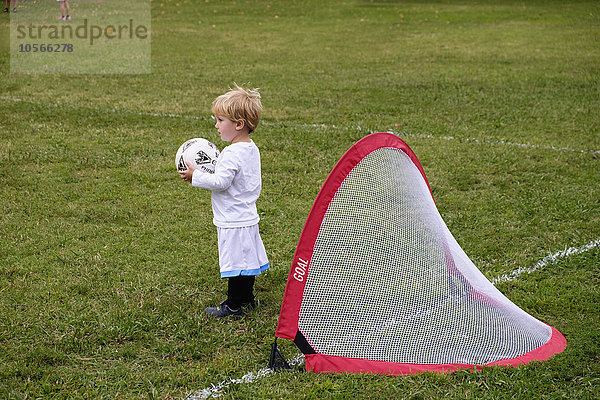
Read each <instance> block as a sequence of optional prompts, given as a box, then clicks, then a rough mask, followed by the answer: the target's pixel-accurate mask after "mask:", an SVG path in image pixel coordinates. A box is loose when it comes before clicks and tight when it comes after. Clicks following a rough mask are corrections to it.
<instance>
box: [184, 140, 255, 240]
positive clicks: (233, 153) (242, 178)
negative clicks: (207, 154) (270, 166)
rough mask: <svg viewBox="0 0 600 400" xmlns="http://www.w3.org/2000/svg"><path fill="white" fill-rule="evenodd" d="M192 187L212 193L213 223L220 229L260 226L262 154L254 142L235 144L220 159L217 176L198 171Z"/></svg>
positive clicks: (225, 150) (225, 149) (195, 172)
mask: <svg viewBox="0 0 600 400" xmlns="http://www.w3.org/2000/svg"><path fill="white" fill-rule="evenodd" d="M192 186H195V187H200V188H204V189H209V190H211V191H212V196H211V202H212V209H213V223H214V224H215V225H216V226H218V227H220V228H239V227H243V226H252V225H256V224H257V223H258V221H259V219H260V218H259V217H258V212H257V211H256V200H257V199H258V196H260V191H261V188H262V181H261V175H260V152H259V151H258V147H256V145H255V144H254V142H253V141H250V142H238V143H233V144H231V145H229V146H227V147H225V148H224V149H223V151H222V152H221V155H220V156H219V158H218V159H217V165H216V166H215V173H214V174H209V173H205V172H202V171H199V170H195V171H194V174H193V175H192Z"/></svg>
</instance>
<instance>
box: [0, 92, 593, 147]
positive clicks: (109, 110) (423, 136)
mask: <svg viewBox="0 0 600 400" xmlns="http://www.w3.org/2000/svg"><path fill="white" fill-rule="evenodd" d="M0 100H3V101H12V102H14V103H19V102H24V103H30V104H36V105H41V106H46V107H52V108H70V109H89V110H94V111H98V112H104V113H111V114H133V115H140V116H146V117H159V118H181V119H193V120H198V121H210V120H211V119H214V117H212V116H210V117H201V116H197V115H186V114H177V113H151V112H145V111H133V110H127V109H114V108H100V107H80V106H76V105H73V104H67V103H64V104H58V103H44V102H37V101H28V100H23V99H19V98H16V97H8V96H0ZM261 124H263V125H266V126H276V125H278V124H279V123H278V122H271V121H265V120H263V121H261ZM286 125H287V126H296V127H300V128H307V129H336V130H338V129H341V130H347V131H349V130H355V131H362V130H363V128H362V127H361V126H360V125H353V126H346V127H344V126H339V125H326V124H293V123H289V124H286ZM373 132H375V131H371V130H369V133H373ZM386 132H389V133H393V134H395V135H398V136H400V137H416V138H421V139H441V140H447V141H451V140H458V141H461V142H465V143H484V144H494V145H504V146H514V147H521V148H525V149H541V150H553V151H563V152H571V153H583V154H600V150H577V149H572V148H570V147H557V146H544V145H537V144H529V143H517V142H509V141H506V140H502V139H500V140H492V139H477V138H455V137H453V136H435V135H427V134H411V133H406V132H400V133H398V132H394V131H392V130H387V131H386Z"/></svg>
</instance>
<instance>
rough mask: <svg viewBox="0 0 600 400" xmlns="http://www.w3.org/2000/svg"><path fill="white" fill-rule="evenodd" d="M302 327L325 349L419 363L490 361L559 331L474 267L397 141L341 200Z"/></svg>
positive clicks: (334, 207)
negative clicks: (520, 305) (538, 318)
mask: <svg viewBox="0 0 600 400" xmlns="http://www.w3.org/2000/svg"><path fill="white" fill-rule="evenodd" d="M298 327H299V329H300V330H301V331H302V333H303V334H304V336H305V337H306V338H307V340H308V341H309V343H310V344H311V345H312V346H313V348H314V349H315V350H316V351H317V352H319V353H321V354H326V355H334V356H341V357H351V358H364V359H369V360H380V361H389V362H398V363H411V364H445V363H465V364H478V365H483V364H487V363H490V362H493V361H497V360H501V359H506V358H513V357H517V356H519V355H522V354H524V353H526V352H528V351H530V350H533V349H535V348H537V347H539V346H541V345H543V344H545V343H546V342H547V341H548V340H549V339H550V336H551V328H550V327H549V326H547V325H545V324H543V323H541V322H540V321H538V320H536V319H535V318H533V317H531V316H530V315H528V314H527V313H525V312H524V311H522V310H521V309H519V308H518V307H517V306H515V305H514V304H513V303H512V302H510V300H508V299H507V298H506V297H504V296H503V295H502V294H501V293H500V292H499V291H498V290H497V289H496V288H495V287H494V286H493V285H492V284H491V283H490V282H489V281H488V280H487V279H486V278H485V277H484V276H483V274H481V272H480V271H479V270H478V269H477V268H476V267H475V265H473V263H472V262H471V261H470V260H469V258H468V257H467V256H466V254H465V253H464V252H463V250H462V249H461V248H460V246H459V245H458V243H457V242H456V241H455V240H454V238H453V237H452V234H451V233H450V231H449V230H448V228H447V227H446V225H445V223H444V221H443V220H442V218H441V216H440V214H439V213H438V211H437V208H436V207H435V204H434V202H433V199H432V198H431V194H430V192H429V189H428V187H427V184H426V182H425V180H424V179H423V177H422V175H421V173H420V172H419V170H418V169H417V167H416V166H415V165H414V164H413V162H412V161H411V160H410V158H409V157H408V156H407V155H406V154H405V153H404V152H403V151H401V150H398V149H395V148H381V149H378V150H376V151H374V152H372V153H371V154H369V155H368V156H366V157H365V158H364V159H363V160H362V161H361V162H360V163H359V164H358V165H356V167H354V169H353V170H352V171H351V172H350V174H349V175H348V177H347V178H346V179H345V180H344V182H343V183H342V185H341V186H340V188H339V190H338V191H337V193H336V195H335V196H334V198H333V200H332V201H331V203H330V205H329V208H328V210H327V212H326V214H325V216H324V218H323V222H322V224H321V228H320V230H319V235H318V237H317V240H316V243H315V247H314V252H313V255H312V258H311V262H310V269H309V274H308V278H307V282H306V287H305V292H304V297H303V300H302V305H301V309H300V319H299V321H298Z"/></svg>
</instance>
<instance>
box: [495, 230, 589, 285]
mask: <svg viewBox="0 0 600 400" xmlns="http://www.w3.org/2000/svg"><path fill="white" fill-rule="evenodd" d="M599 246H600V239H596V240H592V241H591V242H589V243H588V244H585V245H583V246H581V247H569V248H567V249H565V250H561V251H557V252H556V253H553V254H548V255H547V256H546V257H544V258H542V259H541V260H540V261H538V262H537V263H535V265H533V266H532V267H528V268H517V269H515V270H513V271H511V272H509V273H508V274H504V275H502V276H499V277H498V278H494V279H492V280H491V282H492V285H496V284H497V283H500V282H510V281H514V280H515V279H517V278H518V277H519V276H521V275H522V274H531V273H532V272H535V271H537V270H538V269H540V268H544V267H545V266H546V265H548V264H552V263H553V262H555V261H557V260H560V259H561V258H567V257H570V256H572V255H575V254H581V253H585V252H586V251H590V250H592V249H595V248H596V247H599Z"/></svg>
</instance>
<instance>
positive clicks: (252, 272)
mask: <svg viewBox="0 0 600 400" xmlns="http://www.w3.org/2000/svg"><path fill="white" fill-rule="evenodd" d="M269 267H270V265H269V263H267V264H265V265H261V266H260V267H258V268H255V269H234V270H231V271H225V272H221V278H232V277H235V276H240V275H241V276H252V275H260V274H261V273H263V272H265V271H266V270H268V269H269Z"/></svg>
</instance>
